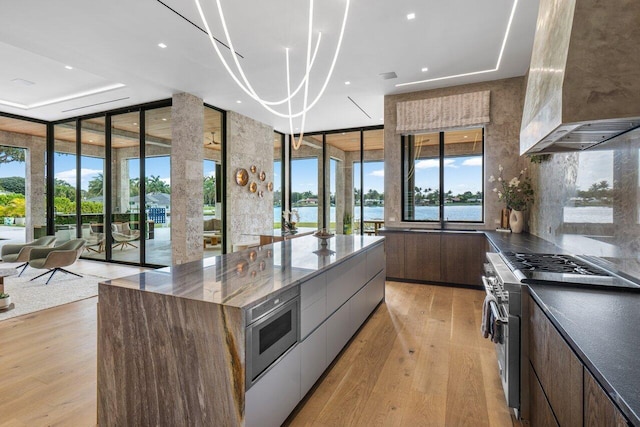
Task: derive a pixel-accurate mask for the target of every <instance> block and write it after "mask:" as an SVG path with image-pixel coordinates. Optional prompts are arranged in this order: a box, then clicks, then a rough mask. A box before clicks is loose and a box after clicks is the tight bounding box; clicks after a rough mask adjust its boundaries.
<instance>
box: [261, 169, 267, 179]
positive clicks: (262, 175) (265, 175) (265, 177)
mask: <svg viewBox="0 0 640 427" xmlns="http://www.w3.org/2000/svg"><path fill="white" fill-rule="evenodd" d="M265 179H267V174H266V173H264V171H262V172H260V181H264V180H265Z"/></svg>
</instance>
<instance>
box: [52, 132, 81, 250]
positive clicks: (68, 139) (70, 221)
mask: <svg viewBox="0 0 640 427" xmlns="http://www.w3.org/2000/svg"><path fill="white" fill-rule="evenodd" d="M53 132H54V145H53V147H54V148H53V149H54V154H53V170H54V175H53V177H54V182H53V185H54V189H53V196H54V215H55V216H54V224H55V236H56V243H58V244H60V243H64V242H66V241H69V240H71V239H75V238H76V236H77V230H76V203H77V199H76V187H77V182H78V177H79V175H78V172H77V169H78V165H77V163H78V162H77V160H78V156H77V150H76V122H75V121H70V122H66V123H60V124H57V125H55V127H54V131H53Z"/></svg>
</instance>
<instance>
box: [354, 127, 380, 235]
mask: <svg viewBox="0 0 640 427" xmlns="http://www.w3.org/2000/svg"><path fill="white" fill-rule="evenodd" d="M362 146H363V152H362V154H363V158H364V163H363V170H362V187H361V188H362V190H363V191H362V209H361V212H362V218H363V219H362V225H363V230H362V231H363V233H366V234H378V229H380V227H382V226H383V225H384V130H383V129H375V130H367V131H365V132H363V134H362ZM359 171H360V170H358V172H359ZM357 179H358V180H359V179H360V175H358V178H357ZM358 182H359V181H358ZM357 214H358V215H360V212H357Z"/></svg>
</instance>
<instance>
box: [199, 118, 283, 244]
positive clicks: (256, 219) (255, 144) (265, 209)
mask: <svg viewBox="0 0 640 427" xmlns="http://www.w3.org/2000/svg"><path fill="white" fill-rule="evenodd" d="M227 162H228V163H227V177H226V179H227V194H226V202H227V230H226V233H227V251H228V252H231V251H232V250H233V245H234V244H241V243H245V242H258V241H259V237H258V235H259V234H271V233H272V232H273V192H271V191H269V190H268V189H267V184H268V183H269V182H273V128H272V127H271V126H268V125H265V124H264V123H260V122H257V121H255V120H253V119H250V118H249V117H245V116H243V115H241V114H238V113H236V112H233V111H229V112H227ZM252 165H254V166H256V173H251V171H250V170H249V169H250V167H251V166H252ZM238 168H244V169H246V170H247V171H248V172H249V183H248V184H247V185H246V186H244V187H242V186H240V185H238V184H236V179H235V173H236V170H237V169H238ZM262 171H264V172H265V174H266V179H265V180H264V181H260V179H259V174H260V172H262ZM200 179H202V178H200ZM252 182H255V183H256V184H257V187H258V188H257V191H256V192H255V193H252V192H250V190H249V188H250V184H251V183H252ZM258 191H263V197H260V196H259V195H258ZM201 244H202V243H201Z"/></svg>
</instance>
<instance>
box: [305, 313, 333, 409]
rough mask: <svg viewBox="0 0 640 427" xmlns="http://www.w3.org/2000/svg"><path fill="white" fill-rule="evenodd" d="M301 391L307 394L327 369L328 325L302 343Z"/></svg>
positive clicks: (314, 332)
mask: <svg viewBox="0 0 640 427" xmlns="http://www.w3.org/2000/svg"><path fill="white" fill-rule="evenodd" d="M300 350H301V353H300V356H301V357H300V359H301V392H300V396H301V397H304V395H305V394H307V392H308V391H309V390H311V387H313V385H314V384H315V382H316V381H317V380H318V378H320V376H321V375H322V373H323V372H324V370H325V369H327V366H328V363H327V325H326V324H323V325H322V326H320V327H319V328H318V329H316V330H315V331H313V333H312V334H311V335H309V336H308V337H307V339H305V340H304V341H302V342H301V343H300Z"/></svg>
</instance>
